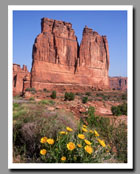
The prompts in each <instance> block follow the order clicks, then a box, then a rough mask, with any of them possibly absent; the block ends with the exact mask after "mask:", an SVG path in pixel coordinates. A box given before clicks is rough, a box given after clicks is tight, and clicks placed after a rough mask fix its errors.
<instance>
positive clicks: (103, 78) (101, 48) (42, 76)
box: [31, 18, 109, 89]
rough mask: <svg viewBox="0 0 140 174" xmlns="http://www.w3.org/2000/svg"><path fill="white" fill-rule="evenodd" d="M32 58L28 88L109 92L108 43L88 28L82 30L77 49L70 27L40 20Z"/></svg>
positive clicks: (103, 37) (75, 39)
mask: <svg viewBox="0 0 140 174" xmlns="http://www.w3.org/2000/svg"><path fill="white" fill-rule="evenodd" d="M32 54H33V55H32V57H33V61H32V69H31V87H34V88H36V89H43V88H50V89H52V87H54V86H55V85H60V86H61V85H74V86H75V85H79V86H91V87H92V88H95V89H99V88H100V89H106V88H109V78H108V70H109V49H108V42H107V39H106V37H105V36H100V35H99V34H98V33H97V32H95V31H93V30H92V29H89V28H88V27H85V28H84V30H83V37H82V41H81V44H80V46H79V45H78V42H77V37H76V36H75V32H74V30H73V29H72V24H71V23H67V22H63V21H57V20H53V19H48V18H43V19H42V21H41V33H40V34H39V35H38V36H37V38H36V39H35V43H34V45H33V53H32Z"/></svg>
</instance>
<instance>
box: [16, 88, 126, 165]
mask: <svg viewBox="0 0 140 174" xmlns="http://www.w3.org/2000/svg"><path fill="white" fill-rule="evenodd" d="M33 91H36V90H33ZM25 93H27V94H28V93H31V94H32V96H31V95H29V94H28V95H29V97H28V96H27V94H25V95H24V96H23V97H21V96H15V97H14V103H13V149H14V154H13V155H14V156H13V160H14V162H15V163H34V162H35V163H39V162H41V163H45V162H51V163H52V162H62V163H64V162H66V163H78V162H80V163H82V162H86V163H90V162H91V163H99V162H100V163H105V162H108V163H110V162H111V163H112V162H113V163H119V162H121V163H126V162H127V116H125V115H127V104H126V103H127V101H126V97H125V96H126V93H124V92H121V93H120V91H119V92H118V94H117V91H112V92H96V91H93V92H90V93H73V92H65V93H62V92H61V93H59V92H57V95H55V94H56V93H55V92H53V91H47V89H44V90H42V91H36V92H35V93H32V90H26V91H25ZM52 95H54V97H52ZM115 96H116V98H115ZM54 99H55V100H54ZM83 99H85V100H86V102H83ZM87 99H88V100H87ZM113 108H115V109H113ZM116 108H117V109H116ZM118 108H119V109H118ZM118 110H119V114H118ZM118 115H119V116H118ZM79 136H81V137H84V138H83V139H82V138H81V139H80V138H79Z"/></svg>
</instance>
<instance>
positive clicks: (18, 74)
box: [13, 64, 30, 95]
mask: <svg viewBox="0 0 140 174" xmlns="http://www.w3.org/2000/svg"><path fill="white" fill-rule="evenodd" d="M26 88H30V72H29V71H28V70H27V67H26V66H25V65H23V67H22V68H21V67H20V65H18V64H13V95H17V94H20V93H22V92H23V91H24V90H25V89H26Z"/></svg>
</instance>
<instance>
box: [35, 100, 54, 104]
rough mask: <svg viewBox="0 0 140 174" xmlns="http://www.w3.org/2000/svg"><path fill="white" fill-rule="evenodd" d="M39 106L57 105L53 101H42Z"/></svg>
mask: <svg viewBox="0 0 140 174" xmlns="http://www.w3.org/2000/svg"><path fill="white" fill-rule="evenodd" d="M38 104H43V105H44V104H45V105H54V104H55V102H54V101H52V100H41V101H39V102H38Z"/></svg>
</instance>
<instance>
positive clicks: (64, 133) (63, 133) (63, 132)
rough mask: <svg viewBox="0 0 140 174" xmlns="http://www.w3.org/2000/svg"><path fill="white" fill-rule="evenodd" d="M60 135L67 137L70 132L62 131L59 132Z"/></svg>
mask: <svg viewBox="0 0 140 174" xmlns="http://www.w3.org/2000/svg"><path fill="white" fill-rule="evenodd" d="M59 134H61V135H67V134H68V132H65V131H61V132H59Z"/></svg>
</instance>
